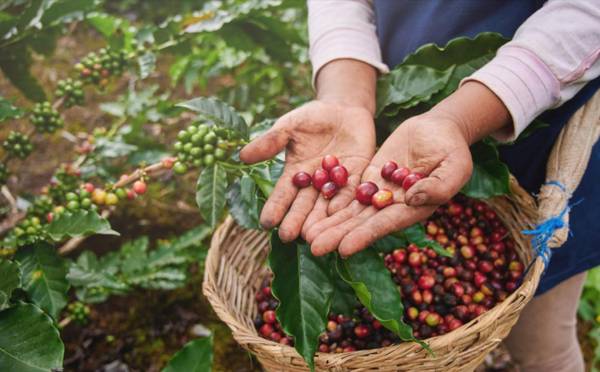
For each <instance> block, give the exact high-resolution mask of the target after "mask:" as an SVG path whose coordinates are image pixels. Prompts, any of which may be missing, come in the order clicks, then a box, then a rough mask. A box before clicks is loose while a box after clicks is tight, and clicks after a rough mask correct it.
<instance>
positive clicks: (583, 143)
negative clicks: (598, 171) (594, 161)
mask: <svg viewBox="0 0 600 372" xmlns="http://www.w3.org/2000/svg"><path fill="white" fill-rule="evenodd" d="M599 135H600V90H599V91H598V92H596V94H594V96H593V97H592V98H591V99H590V100H589V101H588V102H587V103H586V104H585V105H584V106H583V107H581V108H580V109H579V110H577V112H576V113H575V114H574V115H573V116H572V117H571V119H570V120H569V122H568V123H567V125H565V127H564V128H563V129H562V131H561V133H560V135H559V137H558V139H557V140H556V143H555V144H554V147H553V149H552V152H551V153H550V157H549V158H548V165H547V167H546V183H545V184H544V185H543V186H542V187H541V189H540V194H539V196H538V221H539V222H542V221H547V220H548V219H551V218H553V217H556V216H560V215H561V214H562V216H563V222H564V227H562V228H560V229H557V230H555V231H554V233H553V234H552V237H551V238H550V240H549V242H548V246H549V247H551V248H558V247H560V246H561V245H563V244H564V242H565V241H566V240H567V237H568V235H569V227H568V223H569V212H568V209H567V208H568V203H569V199H570V198H571V195H572V194H573V192H574V191H575V189H576V188H577V186H578V185H579V183H580V182H581V178H582V177H583V174H584V173H585V170H586V168H587V165H588V162H589V160H590V156H591V154H592V148H593V147H594V144H595V143H596V141H597V140H598V136H599ZM563 211H564V213H563Z"/></svg>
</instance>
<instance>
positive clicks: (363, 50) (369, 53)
mask: <svg viewBox="0 0 600 372" xmlns="http://www.w3.org/2000/svg"><path fill="white" fill-rule="evenodd" d="M308 35H309V39H310V50H309V54H310V60H311V62H312V66H313V85H314V82H315V78H316V76H317V74H318V72H319V70H320V69H321V68H322V67H323V66H325V65H326V64H327V63H329V62H331V61H333V60H336V59H342V58H350V59H356V60H359V61H362V62H365V63H368V64H370V65H372V66H373V67H375V68H377V69H378V70H379V71H380V72H383V73H385V72H388V71H389V69H388V67H387V66H386V65H385V64H384V63H383V62H382V59H381V50H380V48H379V41H378V40H377V34H376V31H375V13H374V10H373V4H372V0H308Z"/></svg>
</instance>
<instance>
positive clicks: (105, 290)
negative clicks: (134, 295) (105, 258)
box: [66, 251, 129, 303]
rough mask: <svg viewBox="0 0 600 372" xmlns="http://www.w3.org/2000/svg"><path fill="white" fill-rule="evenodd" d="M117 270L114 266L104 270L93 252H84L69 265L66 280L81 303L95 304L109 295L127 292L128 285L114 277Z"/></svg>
mask: <svg viewBox="0 0 600 372" xmlns="http://www.w3.org/2000/svg"><path fill="white" fill-rule="evenodd" d="M111 269H112V272H111ZM117 269H118V268H117V267H115V265H113V266H112V267H110V268H109V269H108V270H107V269H105V265H101V264H100V263H99V262H98V259H97V258H96V255H95V254H94V253H93V252H90V251H85V252H83V253H82V254H81V255H80V256H79V257H78V258H77V261H75V262H72V263H71V264H70V266H69V272H68V274H67V276H66V278H67V280H68V281H69V283H71V285H72V286H73V287H75V288H76V289H77V297H78V298H79V299H80V300H81V301H84V302H88V303H97V302H102V301H105V300H106V299H107V298H108V296H109V295H110V294H125V293H127V291H128V290H129V285H127V284H126V283H123V282H122V281H121V280H120V279H119V278H118V277H117V276H116V275H115V274H116V271H117Z"/></svg>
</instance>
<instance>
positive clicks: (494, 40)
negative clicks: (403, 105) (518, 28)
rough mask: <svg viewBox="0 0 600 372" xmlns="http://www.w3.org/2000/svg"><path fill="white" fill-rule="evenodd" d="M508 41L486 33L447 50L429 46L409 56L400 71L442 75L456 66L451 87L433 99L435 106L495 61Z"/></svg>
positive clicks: (458, 40) (453, 43)
mask: <svg viewBox="0 0 600 372" xmlns="http://www.w3.org/2000/svg"><path fill="white" fill-rule="evenodd" d="M507 41H508V39H506V38H505V37H503V36H502V35H501V34H498V33H494V32H483V33H480V34H478V35H477V36H475V37H474V38H469V37H464V36H463V37H458V38H455V39H452V40H450V41H448V43H447V44H446V45H445V46H443V47H439V46H438V45H436V44H433V43H431V44H426V45H423V46H422V47H420V48H419V49H417V50H416V51H415V52H414V53H412V54H410V55H408V56H407V57H406V58H405V59H404V61H402V63H400V65H399V67H401V66H406V65H421V66H427V67H430V68H433V69H436V70H440V71H442V70H447V69H449V68H451V67H453V66H454V68H453V69H452V74H451V76H450V77H449V80H448V84H446V86H445V87H444V88H443V89H442V90H441V91H440V92H439V93H437V94H435V95H434V96H433V97H432V99H431V102H430V104H431V105H433V104H434V103H437V102H439V101H441V100H442V99H444V98H445V97H447V96H448V95H450V94H451V93H452V92H454V91H455V90H456V88H458V84H459V83H460V81H461V80H462V79H464V78H465V77H467V76H469V75H471V74H472V73H474V72H475V71H477V70H478V69H480V68H481V67H483V65H485V64H486V63H488V62H489V61H490V60H491V59H492V58H494V56H495V55H496V51H497V50H498V48H500V47H501V46H502V45H503V44H505V43H506V42H507Z"/></svg>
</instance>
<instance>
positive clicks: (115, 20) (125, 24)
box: [85, 12, 137, 50]
mask: <svg viewBox="0 0 600 372" xmlns="http://www.w3.org/2000/svg"><path fill="white" fill-rule="evenodd" d="M85 21H86V22H87V23H88V24H90V25H91V26H92V27H94V28H95V29H96V30H97V31H98V32H99V33H100V34H101V35H102V36H104V38H105V39H106V40H107V41H108V45H109V46H110V47H111V48H115V49H125V50H130V49H131V47H132V42H133V40H134V39H135V34H136V32H137V30H136V28H135V27H133V26H132V25H131V24H130V23H129V21H128V20H126V19H124V18H119V17H116V16H114V15H110V14H106V13H102V12H92V13H90V14H88V15H87V16H86V17H85Z"/></svg>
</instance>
